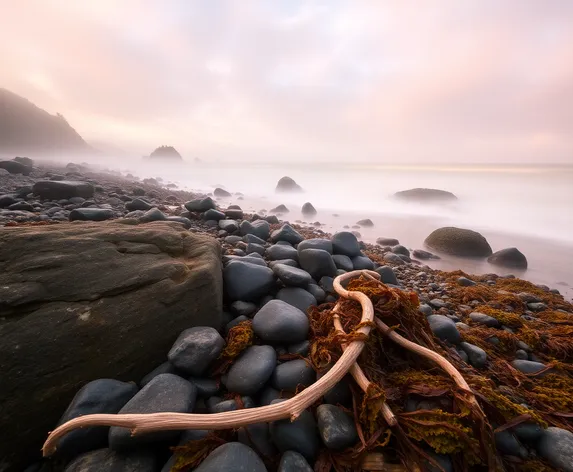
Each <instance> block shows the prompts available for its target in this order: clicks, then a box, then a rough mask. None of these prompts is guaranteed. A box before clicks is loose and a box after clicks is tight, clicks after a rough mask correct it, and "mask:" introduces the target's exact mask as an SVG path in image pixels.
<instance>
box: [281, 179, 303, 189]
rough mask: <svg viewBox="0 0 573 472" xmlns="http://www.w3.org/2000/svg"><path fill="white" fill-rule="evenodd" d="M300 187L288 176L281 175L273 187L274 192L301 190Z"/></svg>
mask: <svg viewBox="0 0 573 472" xmlns="http://www.w3.org/2000/svg"><path fill="white" fill-rule="evenodd" d="M302 191H303V190H302V187H301V186H300V185H298V184H297V183H296V182H295V181H294V180H293V179H291V178H290V177H283V178H281V179H280V180H279V181H278V183H277V187H276V189H275V192H302Z"/></svg>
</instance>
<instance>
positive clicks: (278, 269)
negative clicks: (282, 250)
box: [273, 264, 312, 288]
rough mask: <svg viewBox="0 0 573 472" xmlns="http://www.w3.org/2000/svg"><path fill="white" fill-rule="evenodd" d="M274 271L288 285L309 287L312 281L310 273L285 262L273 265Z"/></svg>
mask: <svg viewBox="0 0 573 472" xmlns="http://www.w3.org/2000/svg"><path fill="white" fill-rule="evenodd" d="M273 272H274V273H275V275H276V276H277V277H278V278H279V279H280V281H281V282H282V283H283V284H285V285H286V286H287V287H303V288H305V287H308V285H309V284H310V283H311V282H312V277H311V276H310V274H309V273H308V272H306V271H304V270H302V269H299V268H297V267H289V266H287V265H284V264H277V265H275V266H273Z"/></svg>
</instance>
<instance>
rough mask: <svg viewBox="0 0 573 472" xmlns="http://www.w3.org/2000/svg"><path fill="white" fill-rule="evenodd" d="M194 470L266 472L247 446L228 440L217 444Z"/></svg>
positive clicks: (208, 471)
mask: <svg viewBox="0 0 573 472" xmlns="http://www.w3.org/2000/svg"><path fill="white" fill-rule="evenodd" d="M194 471H195V472H267V468H266V467H265V464H264V463H263V461H262V460H261V458H260V457H259V456H258V455H257V453H256V452H255V451H253V450H252V449H251V448H250V447H249V446H246V445H244V444H242V443H240V442H229V443H226V444H223V445H222V446H219V447H218V448H217V449H215V450H214V451H213V452H212V453H211V454H209V455H208V456H207V458H206V459H205V460H204V461H203V462H201V464H200V465H199V467H197V468H195V469H194Z"/></svg>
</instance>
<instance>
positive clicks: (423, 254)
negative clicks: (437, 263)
mask: <svg viewBox="0 0 573 472" xmlns="http://www.w3.org/2000/svg"><path fill="white" fill-rule="evenodd" d="M412 256H414V257H415V258H416V259H421V260H423V261H426V260H431V259H440V256H436V255H435V254H432V253H431V252H428V251H424V250H423V249H414V250H413V251H412Z"/></svg>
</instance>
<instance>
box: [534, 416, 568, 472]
mask: <svg viewBox="0 0 573 472" xmlns="http://www.w3.org/2000/svg"><path fill="white" fill-rule="evenodd" d="M537 452H538V453H539V455H540V456H541V457H543V458H545V459H546V460H547V461H548V462H549V463H550V464H551V465H552V466H554V467H558V468H561V469H562V470H563V471H564V472H573V433H571V432H569V431H567V430H565V429H561V428H555V427H550V428H547V429H546V430H545V431H544V432H543V435H542V436H541V438H540V439H539V442H538V443H537Z"/></svg>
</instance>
